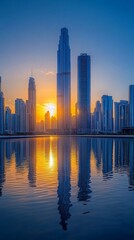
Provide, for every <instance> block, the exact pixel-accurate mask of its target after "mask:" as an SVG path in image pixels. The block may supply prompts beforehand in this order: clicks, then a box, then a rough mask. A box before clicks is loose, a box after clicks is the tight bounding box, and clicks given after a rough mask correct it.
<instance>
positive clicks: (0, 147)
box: [0, 140, 5, 197]
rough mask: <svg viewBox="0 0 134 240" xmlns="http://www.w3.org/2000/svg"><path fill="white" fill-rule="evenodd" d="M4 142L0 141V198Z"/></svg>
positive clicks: (3, 178) (2, 178)
mask: <svg viewBox="0 0 134 240" xmlns="http://www.w3.org/2000/svg"><path fill="white" fill-rule="evenodd" d="M4 150H5V149H4V141H2V140H0V197H1V196H2V189H3V184H4V182H5V161H4Z"/></svg>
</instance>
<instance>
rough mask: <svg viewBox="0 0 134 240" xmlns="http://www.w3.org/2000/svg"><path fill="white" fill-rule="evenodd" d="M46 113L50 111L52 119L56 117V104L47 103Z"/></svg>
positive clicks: (45, 105)
mask: <svg viewBox="0 0 134 240" xmlns="http://www.w3.org/2000/svg"><path fill="white" fill-rule="evenodd" d="M44 107H45V112H47V111H49V112H50V117H52V116H55V115H56V106H55V104H54V103H45V104H44Z"/></svg>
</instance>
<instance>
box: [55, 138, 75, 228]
mask: <svg viewBox="0 0 134 240" xmlns="http://www.w3.org/2000/svg"><path fill="white" fill-rule="evenodd" d="M70 147H71V146H70V138H69V137H66V138H64V137H63V138H58V139H57V160H58V189H57V194H58V211H59V214H60V218H61V220H60V224H61V225H62V228H63V230H67V221H68V219H69V218H70V216H71V214H70V207H71V206H72V205H71V200H70V197H71V193H70V191H71V184H70V170H71V169H70Z"/></svg>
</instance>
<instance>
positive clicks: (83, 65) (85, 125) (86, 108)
mask: <svg viewBox="0 0 134 240" xmlns="http://www.w3.org/2000/svg"><path fill="white" fill-rule="evenodd" d="M90 61H91V60H90V56H88V55H87V54H81V55H80V56H78V109H77V128H78V131H79V132H82V133H87V132H89V131H90V130H91V120H90V118H91V117H90V105H91V86H90V85H91V79H90V78H91V70H90V64H91V63H90Z"/></svg>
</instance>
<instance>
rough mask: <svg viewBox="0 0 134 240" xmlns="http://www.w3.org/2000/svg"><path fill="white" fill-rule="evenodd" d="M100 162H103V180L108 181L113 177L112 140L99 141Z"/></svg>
mask: <svg viewBox="0 0 134 240" xmlns="http://www.w3.org/2000/svg"><path fill="white" fill-rule="evenodd" d="M101 147H102V162H103V169H102V172H103V178H104V180H107V179H110V178H112V176H113V172H112V168H113V139H107V138H103V139H101Z"/></svg>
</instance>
